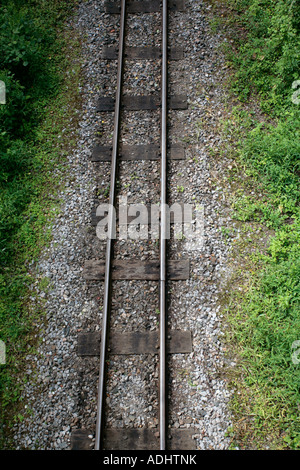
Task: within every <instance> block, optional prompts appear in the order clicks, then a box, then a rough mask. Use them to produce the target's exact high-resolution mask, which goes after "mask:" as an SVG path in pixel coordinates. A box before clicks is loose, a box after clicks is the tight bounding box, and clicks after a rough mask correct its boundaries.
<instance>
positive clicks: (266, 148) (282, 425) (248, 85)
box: [214, 0, 300, 449]
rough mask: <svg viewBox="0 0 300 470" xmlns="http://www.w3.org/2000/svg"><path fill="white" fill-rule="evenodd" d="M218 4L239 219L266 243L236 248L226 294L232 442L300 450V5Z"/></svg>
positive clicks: (262, 1) (233, 0) (274, 0)
mask: <svg viewBox="0 0 300 470" xmlns="http://www.w3.org/2000/svg"><path fill="white" fill-rule="evenodd" d="M214 10H215V14H216V15H218V18H219V19H218V23H219V24H223V26H224V32H225V34H226V36H227V43H226V44H225V51H226V57H227V61H228V62H227V65H228V67H229V68H230V72H231V73H230V79H229V88H230V90H231V91H232V97H233V100H234V101H235V105H234V106H233V109H232V111H231V116H230V118H229V120H228V121H227V122H226V123H225V124H224V128H223V129H224V132H225V133H226V136H227V137H228V138H229V139H230V144H231V147H230V148H229V150H228V151H230V152H231V156H232V158H233V159H234V161H235V165H234V168H233V170H232V171H231V172H230V173H231V183H232V204H233V208H234V210H235V217H236V220H237V221H239V222H237V223H240V224H241V225H240V226H241V227H242V228H243V229H245V230H246V229H247V228H246V227H248V230H249V231H251V229H252V230H253V232H255V233H256V231H257V232H258V231H259V233H260V235H259V236H260V237H263V236H265V239H266V240H267V242H268V243H267V244H266V245H265V243H264V242H262V241H259V236H258V235H257V234H256V236H254V237H253V238H252V243H251V246H249V245H247V246H243V247H242V246H240V250H241V251H240V271H239V272H238V273H236V278H235V279H234V278H233V279H232V280H231V283H232V284H231V286H230V289H232V287H233V286H234V285H235V286H236V289H234V290H233V293H231V294H229V298H227V299H226V302H227V305H229V308H228V309H227V312H226V322H227V325H228V326H229V328H228V331H229V333H228V340H229V341H230V344H231V350H232V348H234V351H235V353H236V358H237V368H236V369H235V370H234V371H232V384H233V385H234V388H235V390H236V393H235V397H234V400H233V404H232V405H233V410H234V412H235V414H236V422H235V424H234V426H233V429H232V439H233V443H234V445H238V446H239V447H240V448H266V447H269V448H273V449H284V448H286V449H299V448H300V419H299V409H300V364H298V360H297V356H296V355H295V354H294V356H293V353H295V345H297V343H295V341H298V340H299V339H300V308H299V307H300V220H299V215H300V214H299V202H300V192H299V189H300V188H299V174H300V172H299V163H300V160H299V157H300V138H299V137H300V135H299V134H300V104H299V100H298V93H297V90H298V89H299V88H300V82H299V83H298V82H297V80H299V79H300V76H299V58H300V40H299V28H300V4H299V2H296V1H295V0H227V1H223V2H222V1H220V2H219V1H217V0H216V1H215V2H214ZM237 167H238V168H239V170H237V169H236V168H237ZM241 169H242V170H243V175H244V176H243V181H239V183H238V184H236V185H235V182H236V181H237V178H238V176H237V174H238V172H240V171H241ZM237 187H238V188H237ZM253 227H254V228H253ZM253 248H255V250H253ZM249 251H251V253H250V254H249V255H248V256H245V254H246V255H247V253H249ZM235 254H236V256H237V258H238V256H239V254H238V249H237V253H235ZM246 258H247V259H246ZM233 345H234V346H233ZM295 358H296V360H295Z"/></svg>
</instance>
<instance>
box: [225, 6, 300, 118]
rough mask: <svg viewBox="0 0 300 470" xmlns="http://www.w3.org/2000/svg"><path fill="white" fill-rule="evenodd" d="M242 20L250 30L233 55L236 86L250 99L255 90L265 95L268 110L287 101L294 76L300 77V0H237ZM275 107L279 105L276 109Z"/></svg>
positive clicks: (239, 91)
mask: <svg viewBox="0 0 300 470" xmlns="http://www.w3.org/2000/svg"><path fill="white" fill-rule="evenodd" d="M229 3H230V4H231V5H232V6H233V7H234V8H237V10H238V11H239V13H240V15H239V19H238V22H239V24H240V25H241V26H242V27H244V28H245V29H246V30H247V35H246V38H245V37H243V38H242V40H240V41H239V42H238V44H237V48H238V53H237V54H235V53H232V54H231V56H230V58H231V60H232V62H233V64H234V65H235V67H236V80H235V83H234V88H235V90H236V91H237V92H238V93H239V96H240V97H241V98H243V99H246V98H247V97H248V96H249V94H250V93H251V92H253V91H255V92H256V91H258V93H260V94H261V95H262V98H263V100H262V103H261V105H262V107H263V109H264V110H265V111H268V112H271V111H274V110H275V111H276V106H277V105H278V104H280V105H282V104H283V103H287V101H289V99H290V90H291V86H292V83H293V81H294V80H296V79H298V78H299V60H300V43H299V24H300V21H299V19H300V4H299V2H296V1H294V0H289V1H286V0H236V1H234V0H233V1H230V2H229ZM274 108H275V109H274Z"/></svg>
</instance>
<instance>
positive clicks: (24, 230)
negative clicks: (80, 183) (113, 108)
mask: <svg viewBox="0 0 300 470" xmlns="http://www.w3.org/2000/svg"><path fill="white" fill-rule="evenodd" d="M76 3H77V2H76V0H74V1H71V2H70V1H67V0H8V1H7V2H5V5H3V4H2V6H0V50H1V55H0V80H1V81H3V82H4V83H5V86H6V104H0V340H1V341H3V342H4V343H5V345H6V363H5V364H2V365H0V399H1V407H0V420H1V422H2V423H3V422H4V423H6V424H7V422H8V421H7V420H8V417H9V420H10V422H12V420H13V419H18V418H17V416H18V414H17V413H15V411H14V406H16V405H17V403H18V400H19V397H20V390H21V388H22V380H23V378H22V370H23V369H24V366H25V361H26V355H27V354H30V352H31V351H32V348H33V347H34V338H35V334H34V328H35V325H36V321H37V316H38V315H41V313H42V305H40V304H39V303H38V302H37V301H36V302H35V301H33V299H34V297H35V294H34V291H32V289H31V285H32V284H33V283H34V281H35V280H36V277H35V273H34V272H32V266H33V262H34V261H35V260H36V259H37V256H38V255H39V253H40V251H41V249H42V247H43V246H45V244H46V243H47V242H48V241H49V236H50V225H51V220H52V218H53V216H54V215H55V213H56V211H57V208H58V202H59V201H58V200H57V196H56V193H57V190H58V188H59V187H60V186H61V181H59V179H60V177H61V176H62V174H63V171H64V168H65V163H64V157H65V154H66V152H67V151H68V148H70V145H72V142H73V143H74V140H75V138H74V135H73V129H72V126H74V123H75V120H76V119H77V118H76V115H75V109H76V105H77V104H78V85H79V77H80V74H79V65H78V59H77V57H76V54H77V53H78V51H79V41H78V39H76V38H75V37H74V35H73V37H71V33H70V32H68V31H66V30H65V28H64V22H65V20H66V18H68V17H69V16H70V15H71V14H72V11H73V8H74V6H75V5H76ZM65 70H68V71H69V72H68V73H67V74H65V72H64V71H65ZM72 121H73V122H72ZM54 169H55V171H56V175H58V174H59V172H60V176H56V177H55V176H54V175H55V173H54V171H53V170H54ZM61 180H62V178H61ZM39 288H40V290H42V289H45V288H46V283H45V281H44V280H43V279H40V286H39ZM17 376H19V377H17ZM14 413H15V414H14ZM14 416H15V418H14ZM2 437H3V436H2ZM0 441H1V428H0Z"/></svg>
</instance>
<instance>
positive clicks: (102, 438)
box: [71, 0, 195, 450]
mask: <svg viewBox="0 0 300 470" xmlns="http://www.w3.org/2000/svg"><path fill="white" fill-rule="evenodd" d="M184 8H185V6H184V2H183V1H181V0H177V1H174V0H173V1H170V0H169V1H167V0H163V1H162V2H160V1H156V0H153V1H146V0H144V1H126V0H120V1H118V2H117V1H115V2H107V3H106V12H107V13H108V14H112V15H119V25H120V26H119V44H118V47H117V48H115V47H106V48H104V50H103V56H104V58H105V59H106V60H107V61H116V60H117V64H118V65H117V84H116V93H115V96H114V97H111V96H101V97H99V101H98V105H97V111H98V112H99V113H114V131H113V137H112V143H108V145H107V146H96V147H95V148H94V151H93V153H92V161H94V162H99V161H109V162H110V164H111V168H110V190H109V203H108V205H107V206H105V207H103V206H101V207H100V208H99V207H98V208H97V210H95V213H94V216H93V217H94V219H93V220H94V225H95V226H97V230H98V231H97V234H98V236H99V233H100V231H101V230H102V229H103V227H104V226H105V227H107V231H106V233H105V236H106V255H105V259H97V260H87V261H86V264H85V269H84V277H85V279H86V280H94V281H95V280H98V281H99V282H103V283H104V295H103V312H102V323H101V335H100V334H99V330H98V329H95V331H94V332H83V333H81V334H80V336H79V337H78V354H79V355H80V356H98V357H99V379H98V396H97V419H96V423H95V429H89V430H86V429H78V430H75V431H73V433H72V442H71V448H72V449H73V450H76V449H91V448H94V449H95V450H102V449H104V450H127V449H129V450H167V449H177V450H190V449H194V448H195V444H194V441H193V439H192V434H193V431H192V430H191V429H172V427H170V426H169V424H168V400H167V397H168V377H167V370H168V365H167V364H168V360H167V357H168V355H169V354H172V353H190V352H191V350H192V337H191V332H189V331H180V330H172V325H168V298H167V283H168V282H171V283H173V282H174V283H176V281H177V280H184V279H188V278H189V260H187V259H183V260H169V259H168V253H167V251H168V250H167V240H168V238H169V236H170V234H169V226H170V223H174V222H175V216H174V217H173V219H171V214H170V211H169V208H168V204H167V203H168V200H167V161H168V159H169V158H171V159H174V160H178V159H184V149H183V148H182V147H181V146H180V145H179V144H177V145H173V146H170V145H169V142H168V132H167V129H168V110H169V109H174V110H176V109H186V107H187V100H186V97H185V96H184V95H176V96H169V93H168V61H170V60H180V58H181V57H182V54H183V49H182V48H180V47H178V48H176V49H169V47H168V13H169V10H173V11H174V10H175V11H179V12H180V11H182V10H184ZM153 12H156V13H159V14H160V15H161V46H160V47H146V46H137V47H133V46H127V44H126V21H127V18H128V15H131V14H133V15H137V14H140V13H143V14H147V13H149V14H151V13H153ZM129 59H130V60H134V59H139V60H144V59H145V60H155V61H159V62H160V64H161V89H160V93H158V94H157V92H156V90H153V93H151V94H149V95H128V94H127V95H126V94H124V93H123V78H124V64H125V63H126V60H129ZM124 110H130V111H139V112H140V111H143V110H145V111H152V110H153V111H157V110H160V144H159V145H157V144H144V145H140V146H128V145H127V146H125V145H122V144H121V142H120V130H121V124H122V113H123V112H124ZM141 159H146V160H157V161H158V163H159V166H160V188H159V189H160V196H159V197H160V210H159V217H158V218H157V219H156V222H157V221H158V223H159V224H158V231H159V239H158V243H159V250H158V251H159V257H158V258H157V259H149V260H146V261H141V260H140V259H137V258H135V259H128V258H127V259H125V260H124V259H115V257H114V244H115V239H116V237H117V235H116V234H117V232H118V233H120V227H121V224H122V223H124V224H125V226H126V227H127V226H128V224H130V223H131V222H132V223H133V224H139V226H142V225H146V226H149V225H148V224H149V222H152V221H153V220H152V219H151V217H150V218H149V211H148V210H147V211H145V212H143V211H142V210H141V207H140V206H139V207H137V208H136V211H135V214H134V216H133V220H132V218H131V219H130V216H129V213H128V208H127V206H126V207H125V209H124V208H123V209H124V210H125V212H126V213H125V222H124V221H123V222H122V220H121V218H122V216H124V213H122V211H121V210H120V207H119V219H118V220H117V222H118V223H119V231H117V230H116V212H115V209H114V208H116V207H117V197H118V183H117V182H118V170H119V164H120V161H126V160H129V161H131V162H132V161H135V160H141ZM155 202H156V201H153V205H155ZM156 207H157V206H156ZM139 210H140V213H139ZM138 213H139V214H140V215H139V217H137V214H138ZM122 214H123V215H122ZM141 214H142V215H141ZM156 214H157V213H156ZM131 216H132V214H131ZM151 216H152V217H153V213H152V212H151ZM134 220H135V221H134ZM101 233H102V232H101ZM118 280H132V281H134V280H142V281H155V282H157V283H158V292H159V309H158V310H159V319H158V320H159V321H158V328H157V329H156V330H143V331H131V332H122V331H114V330H113V329H112V328H111V325H110V315H111V308H112V285H113V283H114V282H117V281H118ZM137 308H138V307H137ZM136 354H138V355H145V354H147V355H151V356H153V358H154V357H156V358H158V361H157V367H158V370H159V373H158V384H157V385H158V392H157V396H158V410H157V416H158V420H157V421H158V426H157V427H154V428H153V427H152V428H149V427H135V428H114V427H108V426H107V425H106V412H105V407H106V383H107V363H108V359H109V357H110V355H113V356H124V355H136ZM150 386H151V387H154V386H156V384H155V385H154V384H150ZM150 405H151V404H150Z"/></svg>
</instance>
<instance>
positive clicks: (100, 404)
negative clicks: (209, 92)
mask: <svg viewBox="0 0 300 470" xmlns="http://www.w3.org/2000/svg"><path fill="white" fill-rule="evenodd" d="M125 14H126V0H121V17H120V35H119V54H118V71H117V90H116V101H115V114H114V134H113V147H112V160H111V182H110V194H109V204H110V209H111V210H109V213H108V234H107V245H106V263H105V280H104V302H103V317H102V332H101V346H100V369H99V381H98V401H97V421H96V436H95V450H100V449H101V444H102V432H103V418H104V412H103V410H104V405H105V396H104V395H105V386H104V385H105V372H106V368H105V362H106V349H107V337H108V326H109V316H110V307H111V305H110V297H111V260H112V244H113V238H114V230H115V226H114V218H113V210H112V209H113V208H114V205H115V200H116V174H117V157H118V142H119V132H120V111H121V93H122V71H123V56H124V35H125Z"/></svg>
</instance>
